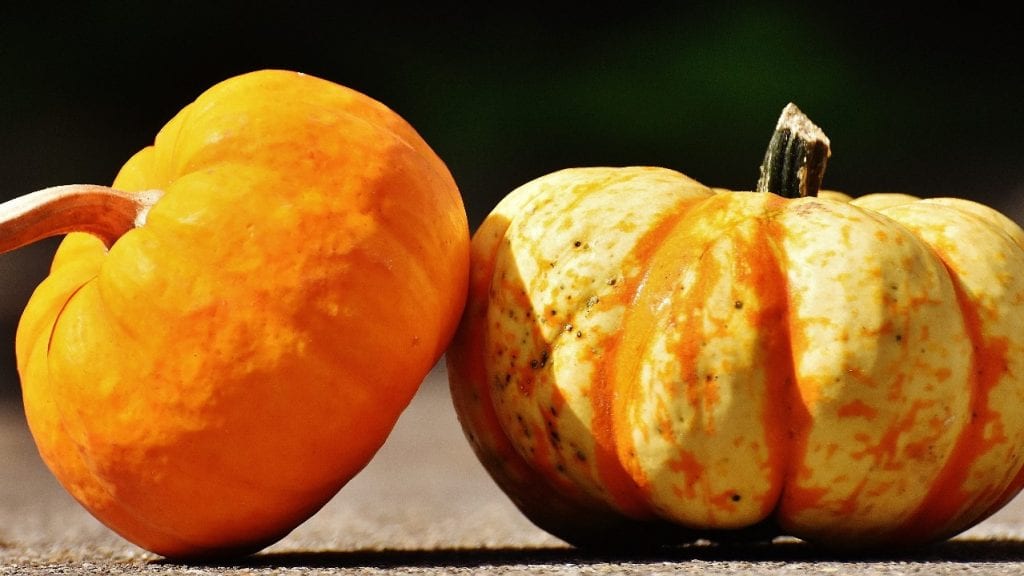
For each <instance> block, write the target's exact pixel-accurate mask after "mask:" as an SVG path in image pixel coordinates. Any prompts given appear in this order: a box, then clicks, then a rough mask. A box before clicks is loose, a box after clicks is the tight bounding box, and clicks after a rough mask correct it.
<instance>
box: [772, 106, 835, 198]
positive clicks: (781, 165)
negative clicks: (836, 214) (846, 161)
mask: <svg viewBox="0 0 1024 576" xmlns="http://www.w3.org/2000/svg"><path fill="white" fill-rule="evenodd" d="M829 144H830V143H829V139H828V136H825V133H824V132H822V130H821V128H818V127H817V126H816V125H815V124H814V123H813V122H811V120H810V118H808V117H807V116H805V115H804V113H803V112H801V111H800V109H799V108H797V107H796V105H795V104H792V103H791V104H788V105H787V106H786V107H785V108H783V109H782V115H781V116H780V117H779V122H778V124H776V126H775V132H774V133H773V134H772V138H771V141H769V143H768V151H767V152H766V153H765V156H764V162H763V163H762V164H761V177H760V178H759V179H758V181H757V191H758V192H773V193H775V194H778V195H780V196H784V197H786V198H800V197H802V196H817V195H818V190H819V189H821V181H822V178H824V176H825V165H826V164H827V163H828V157H829V156H830V155H831V154H832V151H831V148H830V147H829Z"/></svg>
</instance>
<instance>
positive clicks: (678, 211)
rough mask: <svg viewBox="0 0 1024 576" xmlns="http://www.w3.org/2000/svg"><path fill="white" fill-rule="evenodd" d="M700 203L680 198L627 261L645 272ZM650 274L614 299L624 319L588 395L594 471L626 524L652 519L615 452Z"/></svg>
mask: <svg viewBox="0 0 1024 576" xmlns="http://www.w3.org/2000/svg"><path fill="white" fill-rule="evenodd" d="M703 200H704V199H703V198H696V199H694V198H683V199H681V202H680V203H679V204H678V205H677V206H676V207H675V209H674V210H673V211H672V212H670V213H669V214H668V215H667V216H666V217H665V218H663V219H662V220H661V221H660V222H659V223H658V224H657V225H656V226H655V227H653V228H652V229H651V230H650V231H649V232H648V233H647V234H645V235H644V237H643V238H641V239H640V241H639V242H637V245H636V247H635V248H634V249H633V253H632V254H631V255H630V257H629V258H628V259H627V260H629V261H633V262H637V263H639V264H640V265H641V266H649V263H650V262H651V260H652V257H653V255H654V254H655V253H656V252H657V251H658V250H659V249H660V248H661V247H662V246H663V245H664V244H665V242H666V240H667V239H668V238H669V237H670V236H671V235H672V234H673V232H674V231H675V230H676V228H677V227H678V226H679V225H680V223H681V222H683V221H684V220H685V217H686V215H687V214H689V212H690V210H692V209H693V207H694V206H696V205H697V204H699V203H700V202H702V201H703ZM652 272H655V271H652V270H651V269H650V268H647V269H646V270H644V273H643V274H641V275H639V276H636V277H633V278H630V279H628V280H627V284H626V285H625V286H623V290H622V291H621V292H618V294H617V297H618V298H620V299H621V300H620V301H619V302H617V303H618V304H623V305H625V306H626V316H625V318H624V319H623V323H622V327H621V329H620V331H619V333H618V334H612V335H609V337H607V338H606V339H605V341H604V342H603V346H602V348H603V356H602V359H601V362H600V364H599V366H598V369H597V371H596V375H595V380H594V385H593V387H592V390H591V402H592V405H593V410H594V418H593V424H592V430H593V434H594V440H595V450H596V457H597V458H596V465H597V470H598V474H599V475H600V479H601V482H602V484H604V486H605V488H606V489H607V490H608V494H609V495H610V497H611V498H612V499H613V500H614V502H615V504H616V506H617V507H618V508H619V510H620V511H621V512H622V513H623V514H625V515H626V516H629V517H632V518H649V517H652V516H653V515H654V514H653V512H652V511H651V508H650V506H649V504H648V500H647V497H646V495H645V492H644V490H643V489H642V488H641V487H640V485H639V484H638V481H640V482H642V481H643V480H642V479H638V478H635V477H634V475H633V474H631V473H630V472H629V471H628V468H627V464H626V463H624V462H623V461H622V458H621V451H620V449H621V448H622V447H624V446H631V445H632V438H631V434H632V429H631V427H630V426H629V424H628V423H627V422H624V421H621V420H624V419H621V420H620V418H619V417H617V415H618V414H622V413H623V412H624V407H625V406H628V405H630V404H632V403H633V402H634V401H635V400H634V398H635V396H636V393H635V389H636V386H637V374H638V369H639V366H640V362H641V355H642V352H643V350H644V349H645V348H646V345H647V341H648V340H649V337H650V333H651V329H652V327H653V326H654V321H655V317H654V314H653V313H652V310H651V309H650V308H649V307H647V306H644V305H640V304H639V303H638V299H639V298H640V294H641V292H642V291H644V290H645V286H646V284H647V282H648V280H649V278H650V276H651V274H652Z"/></svg>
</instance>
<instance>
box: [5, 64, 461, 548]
mask: <svg viewBox="0 0 1024 576" xmlns="http://www.w3.org/2000/svg"><path fill="white" fill-rule="evenodd" d="M114 187H115V188H119V189H122V190H126V191H140V190H146V189H154V188H156V189H162V190H164V191H165V195H164V196H163V198H161V199H160V200H159V201H158V202H157V203H156V205H155V206H153V208H152V210H151V211H150V213H149V216H148V219H147V221H146V222H145V224H144V225H142V226H140V227H138V228H136V229H134V230H132V231H130V232H128V233H127V234H126V235H124V236H123V237H121V238H120V239H119V240H118V241H117V242H116V243H115V244H114V245H113V246H112V247H111V249H110V250H109V252H108V251H107V250H106V249H105V248H104V246H103V245H102V244H101V243H100V242H99V241H98V240H96V239H95V238H94V237H92V236H89V235H85V234H71V235H69V236H67V238H66V239H65V240H64V241H63V242H62V244H61V245H60V247H59V249H58V251H57V254H56V257H55V259H54V262H53V266H52V271H51V273H50V275H49V277H48V278H47V279H46V280H45V281H44V282H43V283H42V284H41V285H40V286H39V288H38V289H37V290H36V292H35V293H34V295H33V296H32V298H31V300H30V302H29V303H28V306H27V309H26V310H25V312H24V315H23V317H22V320H21V323H20V325H19V328H18V333H17V356H18V367H19V371H20V375H21V378H22V383H23V391H24V402H25V408H26V412H27V415H28V420H29V424H30V426H31V430H32V433H33V435H34V437H35V440H36V442H37V444H38V447H39V450H40V453H41V454H42V457H43V459H44V460H45V461H46V463H47V465H48V466H49V467H50V468H51V470H52V471H53V472H54V474H55V475H56V476H57V478H58V479H59V480H60V481H61V483H62V484H63V485H64V486H65V487H66V488H67V489H68V490H69V491H70V493H71V494H72V495H73V496H74V497H75V498H76V499H77V500H78V501H79V502H81V503H82V504H83V505H84V506H85V507H86V508H87V509H88V510H89V511H90V512H92V513H93V514H94V515H95V516H96V517H97V518H98V519H100V520H101V521H102V522H104V523H105V524H107V525H108V526H109V527H111V528H112V529H114V530H115V531H117V532H119V533H120V534H121V535H122V536H124V537H125V538H126V539H128V540H130V541H132V542H134V543H136V544H138V545H139V546H141V547H144V548H146V549H149V550H151V551H154V552H156V553H159V554H162V555H165V556H172V557H195V556H209V555H224V554H236V553H245V552H252V551H255V550H258V549H260V548H262V547H264V546H266V545H268V544H270V543H272V542H274V541H276V540H277V539H279V538H281V537H283V536H284V535H286V534H287V533H288V532H289V531H291V530H292V529H293V528H294V527H295V526H297V525H298V524H299V523H301V522H302V521H304V520H305V519H306V518H308V517H309V516H310V515H312V514H313V513H314V512H315V511H316V510H318V509H319V508H320V507H321V506H322V505H323V504H324V503H326V502H327V501H328V500H329V499H330V498H331V497H332V496H333V495H334V494H335V493H336V491H337V490H338V489H339V488H340V487H341V486H342V485H343V484H345V483H346V482H347V481H348V480H349V479H350V478H351V477H352V476H353V475H355V474H356V473H357V472H358V471H359V470H360V469H362V467H363V466H364V465H365V464H366V463H367V462H368V461H369V460H370V458H371V457H372V455H373V454H374V453H375V452H376V451H377V449H378V448H379V447H380V446H381V445H382V443H383V442H384V440H385V439H386V437H387V435H388V434H389V432H390V430H391V429H392V427H393V425H394V423H395V421H396V420H397V418H398V416H399V414H400V413H401V412H402V410H403V409H404V408H405V407H406V405H407V404H408V403H409V401H410V400H411V398H412V396H413V394H414V392H415V391H416V389H417V388H418V386H419V384H420V383H421V382H422V380H423V378H424V377H425V376H426V374H427V373H428V371H429V370H430V369H431V367H432V366H433V365H434V363H435V362H436V361H437V360H438V359H439V358H440V355H441V354H442V353H443V350H444V348H445V346H446V345H447V343H448V341H449V339H450V337H451V334H452V333H453V332H454V330H455V327H456V324H457V322H458V317H459V314H460V312H461V310H462V307H463V305H464V299H465V293H466V284H467V275H468V268H469V231H468V226H467V220H466V213H465V210H464V208H463V204H462V200H461V197H460V195H459V191H458V189H457V188H456V185H455V183H454V181H453V180H452V177H451V175H450V174H449V172H448V170H447V168H446V167H445V165H444V164H443V162H442V161H441V160H440V159H439V158H438V157H437V156H436V155H435V153H434V152H433V151H432V150H431V149H430V148H429V147H428V145H427V144H426V143H425V142H424V141H423V140H422V139H421V137H420V136H419V135H417V133H416V132H415V131H414V130H413V128H412V127H410V126H409V125H408V124H407V123H406V122H405V121H404V120H403V119H401V118H400V117H399V116H398V115H397V114H395V113H394V112H393V111H391V110H389V109H388V108H386V107H385V106H384V105H382V104H380V103H379V102H377V101H374V100H372V99H370V98H369V97H367V96H365V95H363V94H360V93H358V92H355V91H353V90H350V89H348V88H345V87H342V86H339V85H337V84H334V83H331V82H328V81H325V80H322V79H319V78H315V77H312V76H307V75H302V74H297V73H294V72H289V71H278V70H265V71H259V72H254V73H250V74H245V75H241V76H237V77H234V78H231V79H228V80H227V81H224V82H222V83H220V84H218V85H216V86H214V87H213V88H211V89H209V90H208V91H207V92H205V93H203V94H202V95H201V96H200V97H199V98H198V99H197V100H196V101H195V102H193V103H192V104H190V105H189V106H187V107H186V108H184V109H183V110H182V111H181V112H180V113H179V114H177V115H176V116H175V117H174V118H173V119H172V120H171V121H170V122H169V123H168V124H167V125H166V126H165V127H164V128H163V129H162V130H161V131H160V133H159V135H158V136H157V138H156V141H155V145H153V146H150V147H147V148H145V149H143V150H142V151H140V152H139V153H137V154H136V155H135V156H134V157H133V158H131V159H130V160H129V161H128V162H127V164H125V165H124V167H123V169H122V170H121V171H120V173H119V174H118V176H117V179H116V181H115V182H114Z"/></svg>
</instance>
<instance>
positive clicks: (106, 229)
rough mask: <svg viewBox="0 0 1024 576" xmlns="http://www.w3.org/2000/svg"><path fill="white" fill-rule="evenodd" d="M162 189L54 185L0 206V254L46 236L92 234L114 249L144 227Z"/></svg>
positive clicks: (161, 193)
mask: <svg viewBox="0 0 1024 576" xmlns="http://www.w3.org/2000/svg"><path fill="white" fill-rule="evenodd" d="M162 195H163V192H162V191H160V190H148V191H145V192H138V193H129V192H121V191H120V190H114V189H112V188H107V187H106V186H93V185H90V184H70V185H67V186H53V187H51V188H44V189H42V190H37V191H35V192H31V193H29V194H26V195H24V196H20V197H18V198H15V199H13V200H8V201H7V202H4V203H3V204H0V254H2V253H4V252H10V251H11V250H14V249H16V248H21V247H22V246H26V245H28V244H31V243H33V242H35V241H37V240H42V239H43V238H49V237H50V236H58V235H61V234H67V233H69V232H88V233H90V234H93V235H95V236H97V237H98V238H99V239H100V240H102V241H103V243H104V244H105V245H106V246H107V247H108V248H109V247H110V246H112V245H113V244H114V241H115V240H117V239H118V238H120V237H121V236H122V235H124V233H125V232H127V231H129V230H131V229H132V228H136V227H138V226H141V225H142V224H143V223H144V222H145V220H146V215H147V214H148V213H149V209H150V207H152V206H153V204H155V203H156V201H157V200H159V199H160V197H161V196H162Z"/></svg>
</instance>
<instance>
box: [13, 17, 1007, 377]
mask: <svg viewBox="0 0 1024 576" xmlns="http://www.w3.org/2000/svg"><path fill="white" fill-rule="evenodd" d="M1021 24H1022V21H1021V19H1020V17H1017V16H1010V15H1009V13H1007V14H999V13H994V12H992V11H990V10H989V11H984V12H982V11H980V10H973V9H971V8H969V7H963V6H960V7H950V8H948V9H946V11H936V10H935V9H930V10H929V11H927V12H920V11H912V10H910V9H909V8H900V7H885V8H882V9H878V10H875V9H869V8H865V7H859V8H855V9H853V8H849V9H847V8H838V7H834V6H816V5H810V4H807V5H801V4H794V3H779V4H773V3H765V2H756V3H734V4H709V5H706V6H698V5H692V4H683V3H678V4H676V3H666V4H632V5H629V7H627V5H626V4H621V5H613V6H604V7H595V6H593V5H591V6H584V5H579V6H576V7H572V6H570V5H559V4H554V3H549V4H547V5H545V6H544V8H543V9H541V8H531V7H529V6H527V5H519V4H515V5H512V6H501V5H498V6H495V7H488V5H486V4H481V5H469V6H464V7H461V8H458V9H455V8H444V9H438V8H437V7H436V6H430V5H424V6H421V7H411V8H407V9H405V11H404V12H403V11H399V10H398V9H397V8H392V7H390V6H385V7H383V8H380V9H379V10H371V9H367V8H358V9H356V8H351V7H346V6H344V4H343V3H327V2H324V3H312V2H264V3H258V2H252V3H247V2H237V3H229V2H228V3H226V2H209V3H206V2H161V3H155V2H154V3H141V2H139V3H127V2H126V3H117V2H99V3H81V4H80V5H77V6H76V5H73V4H69V5H67V6H61V7H60V8H54V7H52V6H50V5H48V4H43V3H39V4H26V5H19V4H12V3H7V4H6V5H5V6H4V7H0V176H2V182H3V186H0V200H2V199H6V198H10V197H13V196H15V195H18V194H22V193H25V192H28V191H31V190H34V189H37V188H42V187H45V186H50V185H55V184H66V183H79V182H89V183H109V182H110V180H112V178H113V177H114V175H115V174H116V172H117V169H118V168H119V166H120V165H121V163H122V162H124V161H125V160H126V159H127V158H128V157H129V156H130V155H131V154H132V153H133V152H134V151H135V150H137V149H139V148H141V147H143V146H145V145H147V144H148V143H150V141H151V139H152V138H153V136H154V135H155V133H156V132H157V130H158V129H159V128H160V127H161V126H162V125H163V123H164V122H166V121H167V120H168V119H169V118H170V117H171V115H172V114H173V113H174V112H176V111H177V110H178V109H179V108H180V107H181V106H183V105H184V104H186V103H187V102H189V101H190V100H192V99H193V98H194V97H195V96H196V95H197V94H198V93H200V92H201V91H202V90H204V89H205V88H207V87H209V86H210V85H212V84H214V83H216V82H218V81H220V80H223V79H225V78H227V77H229V76H232V75H235V74H238V73H242V72H246V71H250V70H254V69H258V68H266V67H277V68H289V69H293V70H299V71H303V72H307V73H310V74H314V75H318V76H321V77H324V78H327V79H330V80H333V81H335V82H338V83H341V84H345V85H347V86H349V87H351V88H355V89H357V90H360V91H362V92H364V93H366V94H368V95H370V96H373V97H375V98H377V99H378V100H381V101H382V102H384V103H386V104H387V105H389V106H390V107H391V108H393V109H394V110H396V111H397V112H399V113H400V114H401V115H402V116H404V117H405V118H406V119H407V120H409V122H411V123H412V124H413V125H414V126H415V127H416V128H417V129H418V130H419V131H420V132H421V134H422V135H423V136H424V137H425V138H426V139H427V141H428V142H430V143H431V144H432V146H433V147H434V148H435V150H436V151H437V152H438V153H439V154H440V156H441V157H442V158H444V159H445V160H446V162H447V163H448V165H449V167H450V168H451V170H452V172H453V174H454V176H455V178H456V180H457V181H458V183H459V185H460V188H461V190H462V192H463V195H464V197H465V200H466V206H467V210H468V212H469V216H470V223H471V225H472V226H473V227H475V226H476V225H477V224H479V222H480V221H481V220H482V219H483V217H484V216H485V215H486V213H487V212H488V211H489V210H490V209H491V208H492V207H493V206H494V204H495V203H496V202H497V201H498V199H500V198H501V197H502V196H503V195H504V194H506V193H507V192H508V191H510V190H511V189H512V188H514V187H516V186H518V185H519V184H522V183H524V182H526V181H528V180H530V179H533V178H535V177H537V176H540V175H542V174H545V173H547V172H550V171H553V170H556V169H559V168H564V167H569V166H582V165H628V164H648V165H660V166H666V167H670V168H675V169H677V170H680V171H682V172H684V173H687V174H688V175H690V176H692V177H695V178H697V179H698V180H701V181H703V182H705V183H706V184H711V185H716V186H724V187H731V188H749V187H751V186H753V184H754V182H755V181H756V179H757V167H758V164H759V162H760V160H761V157H762V154H763V150H764V146H765V144H766V143H767V140H768V137H769V135H770V133H771V129H772V128H773V126H774V123H775V120H776V118H777V116H778V113H779V111H780V110H781V109H782V107H783V106H784V105H785V104H786V103H787V102H790V101H793V102H795V103H797V104H798V105H799V106H800V107H801V108H802V109H803V110H804V111H805V112H806V113H807V114H808V115H810V116H811V117H812V118H813V119H814V120H815V121H816V122H817V123H818V124H819V125H821V126H822V127H823V128H824V129H825V131H826V132H827V133H828V135H829V136H830V137H831V139H832V149H833V156H832V160H831V161H830V163H829V170H828V173H827V174H826V178H825V185H826V186H827V187H829V188H834V189H841V190H845V191H848V192H851V193H854V194H862V193H866V192H871V191H883V190H884V191H891V190H896V191H903V192H909V193H913V194H918V195H924V196H940V195H941V196H963V197H969V198H974V199H978V200H981V201H984V202H987V203H989V204H991V205H993V206H995V207H997V208H1000V209H1002V210H1004V211H1005V212H1006V213H1007V214H1008V215H1010V216H1011V217H1013V218H1015V219H1017V220H1021V219H1022V217H1024V207H1022V204H1021V199H1022V197H1024V72H1022V70H1024V66H1022V63H1021V56H1022V55H1024V50H1022V49H1021V48H1020V47H1019V46H1018V44H1019V43H1018V36H1019V35H1020V34H1021V30H1022V26H1021ZM54 245H55V242H54V241H49V242H44V243H42V244H41V245H39V246H37V247H35V248H32V249H25V250H22V251H19V252H15V253H12V254H7V255H2V256H0V346H2V348H0V390H8V391H11V390H16V377H15V375H14V372H13V368H12V360H13V345H12V343H11V339H12V338H13V334H14V328H15V323H16V320H17V316H18V314H19V313H20V310H21V308H22V306H23V305H24V303H25V300H26V299H27V298H28V294H29V293H30V290H31V288H32V286H34V285H35V283H37V282H38V281H39V280H40V279H41V278H42V276H43V274H45V269H46V266H47V264H48V258H49V254H50V252H51V251H52V249H53V246H54Z"/></svg>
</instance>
